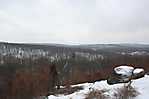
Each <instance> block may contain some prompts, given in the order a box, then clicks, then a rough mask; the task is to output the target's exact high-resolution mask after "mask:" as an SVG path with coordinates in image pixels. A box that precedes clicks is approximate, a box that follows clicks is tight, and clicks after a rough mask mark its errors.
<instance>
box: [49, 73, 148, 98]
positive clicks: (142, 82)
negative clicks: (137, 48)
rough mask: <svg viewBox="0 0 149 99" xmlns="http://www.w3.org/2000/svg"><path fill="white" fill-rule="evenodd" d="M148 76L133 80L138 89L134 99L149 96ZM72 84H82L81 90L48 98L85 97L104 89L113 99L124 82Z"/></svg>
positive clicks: (133, 85) (106, 94) (134, 86)
mask: <svg viewBox="0 0 149 99" xmlns="http://www.w3.org/2000/svg"><path fill="white" fill-rule="evenodd" d="M148 84H149V76H148V75H145V77H143V78H140V79H137V80H133V82H132V87H133V88H135V89H136V90H137V91H138V96H136V97H135V98H134V99H147V98H148V97H149V85H148ZM74 86H82V87H83V90H80V91H78V92H74V93H72V94H69V95H62V94H60V95H50V96H49V97H48V99H85V98H86V95H87V94H88V93H90V92H91V91H92V90H104V93H103V94H104V95H105V96H106V97H108V99H115V96H114V95H115V94H116V93H117V90H118V89H119V88H122V87H124V84H123V83H121V84H115V85H108V84H107V81H97V82H95V83H84V84H78V85H74ZM74 86H73V87H74Z"/></svg>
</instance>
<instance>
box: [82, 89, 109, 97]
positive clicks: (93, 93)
mask: <svg viewBox="0 0 149 99" xmlns="http://www.w3.org/2000/svg"><path fill="white" fill-rule="evenodd" d="M104 92H106V91H105V90H94V89H93V90H92V91H90V92H89V93H88V94H87V95H86V98H85V99H107V98H108V97H107V96H105V95H104Z"/></svg>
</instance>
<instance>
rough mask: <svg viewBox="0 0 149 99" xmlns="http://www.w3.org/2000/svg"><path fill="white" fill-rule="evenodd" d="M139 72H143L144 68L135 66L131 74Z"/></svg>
mask: <svg viewBox="0 0 149 99" xmlns="http://www.w3.org/2000/svg"><path fill="white" fill-rule="evenodd" d="M141 72H144V69H142V68H136V69H135V70H134V71H133V74H139V73H141Z"/></svg>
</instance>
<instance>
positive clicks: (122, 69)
mask: <svg viewBox="0 0 149 99" xmlns="http://www.w3.org/2000/svg"><path fill="white" fill-rule="evenodd" d="M133 70H134V68H133V67H130V66H119V67H116V68H114V71H115V73H116V74H121V75H126V76H131V75H132V72H133Z"/></svg>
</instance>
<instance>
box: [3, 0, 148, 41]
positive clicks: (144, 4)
mask: <svg viewBox="0 0 149 99" xmlns="http://www.w3.org/2000/svg"><path fill="white" fill-rule="evenodd" d="M148 5H149V1H148V0H0V39H1V40H4V41H5V40H6V41H15V42H49V43H50V42H55V43H62V42H63V43H69V42H71V43H72V42H73V43H113V42H117V43H121V42H122V43H123V42H128V43H129V42H130V43H149V40H148V39H149V35H148V32H149V13H148V9H149V6H148ZM10 35H12V36H10ZM132 37H133V38H136V39H134V40H133V41H132V40H131V39H132Z"/></svg>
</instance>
